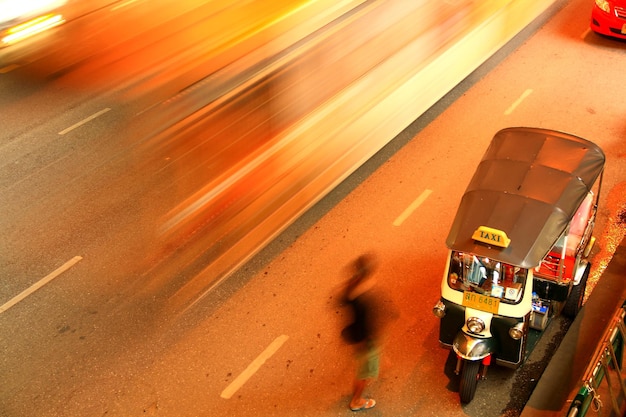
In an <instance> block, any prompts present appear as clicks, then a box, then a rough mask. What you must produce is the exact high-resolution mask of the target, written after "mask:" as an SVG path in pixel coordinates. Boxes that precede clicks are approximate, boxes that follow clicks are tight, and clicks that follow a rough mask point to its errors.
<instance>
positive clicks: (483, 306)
mask: <svg viewBox="0 0 626 417" xmlns="http://www.w3.org/2000/svg"><path fill="white" fill-rule="evenodd" d="M463 305H464V306H465V307H470V308H474V309H476V310H480V311H486V312H488V313H494V314H497V313H498V307H499V306H500V300H499V299H497V298H494V297H489V296H488V295H482V294H478V293H476V292H470V291H465V292H464V293H463Z"/></svg>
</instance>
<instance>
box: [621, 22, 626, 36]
mask: <svg viewBox="0 0 626 417" xmlns="http://www.w3.org/2000/svg"><path fill="white" fill-rule="evenodd" d="M622 35H626V24H624V25H622Z"/></svg>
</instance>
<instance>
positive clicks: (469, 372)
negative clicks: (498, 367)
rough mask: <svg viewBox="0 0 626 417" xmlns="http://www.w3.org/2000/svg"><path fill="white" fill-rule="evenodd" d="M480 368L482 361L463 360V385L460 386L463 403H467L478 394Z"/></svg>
mask: <svg viewBox="0 0 626 417" xmlns="http://www.w3.org/2000/svg"><path fill="white" fill-rule="evenodd" d="M479 370H480V361H468V360H464V361H463V369H462V370H461V386H460V387H459V396H460V397H461V403H463V404H467V403H469V402H470V401H472V400H473V399H474V394H476V386H477V385H478V378H480V374H479Z"/></svg>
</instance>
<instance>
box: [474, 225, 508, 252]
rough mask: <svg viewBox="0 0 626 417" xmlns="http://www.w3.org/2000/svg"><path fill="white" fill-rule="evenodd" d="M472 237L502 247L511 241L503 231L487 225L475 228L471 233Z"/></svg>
mask: <svg viewBox="0 0 626 417" xmlns="http://www.w3.org/2000/svg"><path fill="white" fill-rule="evenodd" d="M472 239H474V240H477V241H479V242H483V243H488V244H490V245H495V246H500V247H502V248H507V247H508V246H509V243H511V239H509V237H508V236H507V235H506V233H505V232H504V231H502V230H498V229H493V228H491V227H487V226H480V227H479V228H478V229H476V231H475V232H474V234H473V235H472Z"/></svg>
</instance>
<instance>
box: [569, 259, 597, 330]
mask: <svg viewBox="0 0 626 417" xmlns="http://www.w3.org/2000/svg"><path fill="white" fill-rule="evenodd" d="M590 270H591V262H587V265H586V266H585V272H583V276H582V278H580V282H579V283H578V285H575V286H574V287H573V288H572V292H571V293H570V295H569V297H567V300H566V301H565V306H564V307H563V314H564V315H566V316H567V317H569V318H572V319H573V318H574V317H576V315H577V314H578V312H579V311H580V309H581V308H582V306H583V299H584V298H585V289H586V288H587V278H589V271H590Z"/></svg>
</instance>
